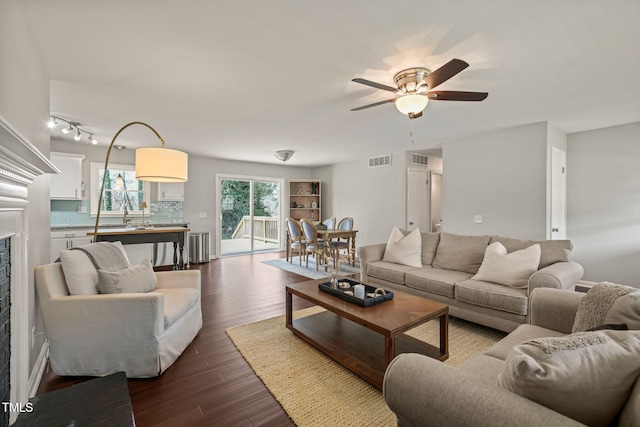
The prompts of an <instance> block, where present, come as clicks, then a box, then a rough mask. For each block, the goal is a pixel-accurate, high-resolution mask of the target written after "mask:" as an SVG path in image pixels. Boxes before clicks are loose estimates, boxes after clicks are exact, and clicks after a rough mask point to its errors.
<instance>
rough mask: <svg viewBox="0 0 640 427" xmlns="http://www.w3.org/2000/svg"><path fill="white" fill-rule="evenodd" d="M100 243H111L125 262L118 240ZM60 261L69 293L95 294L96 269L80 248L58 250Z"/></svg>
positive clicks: (126, 259)
mask: <svg viewBox="0 0 640 427" xmlns="http://www.w3.org/2000/svg"><path fill="white" fill-rule="evenodd" d="M100 244H101V245H103V246H104V245H112V246H113V247H114V248H117V249H118V250H119V251H120V252H121V254H122V256H123V257H124V260H125V261H126V263H127V264H129V260H128V258H127V253H126V252H125V250H124V247H123V246H122V243H120V242H100ZM60 262H61V264H62V271H63V272H64V279H65V282H67V288H68V289H69V294H70V295H97V294H98V271H97V270H96V267H95V266H94V265H93V263H92V262H91V259H89V256H88V255H87V254H86V253H85V252H83V251H81V250H77V249H76V250H71V249H69V250H63V251H60Z"/></svg>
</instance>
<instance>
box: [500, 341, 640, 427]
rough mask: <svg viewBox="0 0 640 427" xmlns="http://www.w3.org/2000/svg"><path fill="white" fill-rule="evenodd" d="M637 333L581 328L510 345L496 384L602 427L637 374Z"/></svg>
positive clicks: (616, 410)
mask: <svg viewBox="0 0 640 427" xmlns="http://www.w3.org/2000/svg"><path fill="white" fill-rule="evenodd" d="M639 352H640V333H638V332H635V331H601V332H582V333H577V334H573V335H567V336H565V337H559V338H537V339H534V340H531V341H527V342H525V343H523V344H521V345H518V346H516V347H514V348H513V350H512V351H511V353H509V356H508V357H507V359H506V361H505V363H504V366H503V369H502V372H501V373H500V375H499V376H498V384H499V385H500V386H502V387H504V388H506V389H508V390H511V391H512V392H514V393H517V394H519V395H521V396H523V397H525V398H527V399H530V400H533V401H535V402H538V403H540V404H541V405H543V406H546V407H547V408H549V409H552V410H554V411H556V412H559V413H561V414H564V415H566V416H568V417H570V418H573V419H575V420H577V421H580V422H582V423H585V424H588V425H591V426H608V425H610V423H611V422H612V421H613V420H614V418H615V417H616V416H617V415H618V413H619V412H620V411H621V410H622V408H623V407H624V405H625V402H626V401H627V399H628V398H629V396H630V395H631V391H632V388H633V384H634V382H635V381H636V378H638V375H639V374H640V357H638V353H639Z"/></svg>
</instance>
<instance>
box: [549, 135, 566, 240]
mask: <svg viewBox="0 0 640 427" xmlns="http://www.w3.org/2000/svg"><path fill="white" fill-rule="evenodd" d="M557 155H560V158H558V157H557ZM549 157H550V158H549V165H550V166H549V223H548V224H547V238H548V239H550V240H555V239H566V236H567V152H566V151H564V150H562V149H560V148H557V147H551V150H550V155H549ZM557 161H561V165H560V166H561V167H562V172H561V173H562V179H561V180H560V183H561V184H562V187H561V188H557V187H556V186H555V184H556V181H554V179H553V178H554V169H555V167H557V166H558V165H557V164H556V162H557ZM558 189H559V190H560V191H561V194H559V195H558V194H555V191H556V190H558ZM554 200H560V203H561V205H562V218H561V220H560V224H559V225H560V227H561V228H560V233H554V232H553V231H552V229H553V228H554V226H556V225H558V224H554V208H555V205H554ZM554 234H555V235H554Z"/></svg>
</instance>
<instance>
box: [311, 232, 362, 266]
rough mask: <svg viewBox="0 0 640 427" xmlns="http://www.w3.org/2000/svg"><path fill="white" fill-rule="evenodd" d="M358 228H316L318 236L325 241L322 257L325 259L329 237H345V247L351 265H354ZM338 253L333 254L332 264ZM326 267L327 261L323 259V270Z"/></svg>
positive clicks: (335, 260)
mask: <svg viewBox="0 0 640 427" xmlns="http://www.w3.org/2000/svg"><path fill="white" fill-rule="evenodd" d="M357 233H358V230H340V229H337V228H331V229H318V238H319V239H323V240H324V241H325V245H324V254H323V257H324V259H325V260H326V259H327V247H328V246H329V245H328V242H329V240H331V239H346V240H347V248H348V249H349V257H350V258H351V265H352V266H353V267H355V265H356V234H357ZM337 259H338V254H337V251H336V253H334V254H333V262H334V265H335V263H336V262H337ZM326 269H327V263H326V261H325V271H326Z"/></svg>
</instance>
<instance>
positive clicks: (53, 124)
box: [47, 117, 58, 129]
mask: <svg viewBox="0 0 640 427" xmlns="http://www.w3.org/2000/svg"><path fill="white" fill-rule="evenodd" d="M56 126H58V121H57V120H56V118H55V117H50V118H49V121H48V122H47V127H48V128H49V129H53V128H54V127H56Z"/></svg>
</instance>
